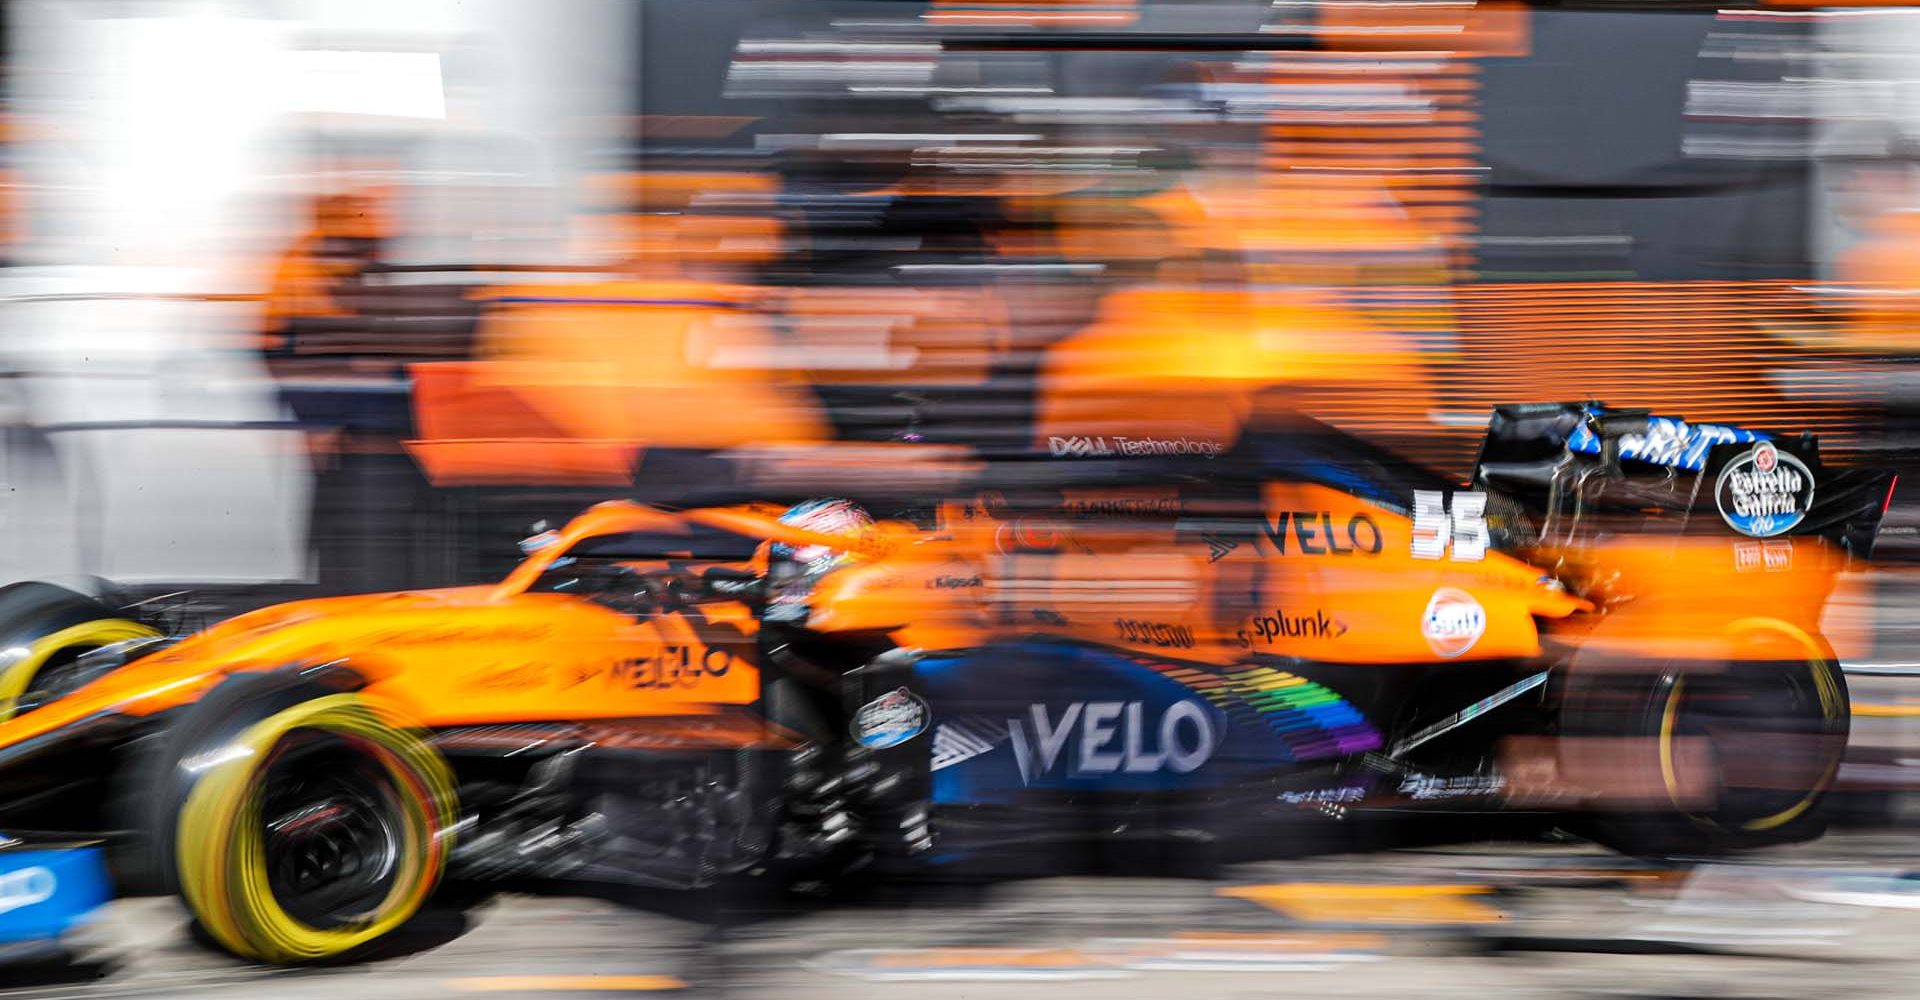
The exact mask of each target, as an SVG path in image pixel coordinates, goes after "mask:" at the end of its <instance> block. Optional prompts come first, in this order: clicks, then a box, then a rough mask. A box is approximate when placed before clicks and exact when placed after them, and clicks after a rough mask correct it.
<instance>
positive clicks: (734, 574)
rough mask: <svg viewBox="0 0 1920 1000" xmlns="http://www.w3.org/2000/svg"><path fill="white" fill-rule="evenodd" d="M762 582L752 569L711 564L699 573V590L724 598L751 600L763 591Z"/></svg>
mask: <svg viewBox="0 0 1920 1000" xmlns="http://www.w3.org/2000/svg"><path fill="white" fill-rule="evenodd" d="M764 582H765V581H764V580H763V578H762V577H761V576H760V574H758V573H755V572H753V571H752V570H746V569H733V568H731V567H727V566H713V567H709V568H708V569H707V570H706V572H704V573H701V574H700V591H701V592H702V593H704V594H706V595H707V596H709V597H716V598H721V599H724V600H734V601H751V600H756V599H758V598H759V597H760V595H761V594H762V593H763V592H764V590H765V587H764V586H763V584H764Z"/></svg>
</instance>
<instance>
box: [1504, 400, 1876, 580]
mask: <svg viewBox="0 0 1920 1000" xmlns="http://www.w3.org/2000/svg"><path fill="white" fill-rule="evenodd" d="M1894 482H1895V475H1894V473H1893V472H1892V471H1891V470H1885V469H1863V468H1843V467H1835V466H1829V465H1827V464H1826V463H1824V462H1823V461H1822V460H1821V457H1820V442H1819V439H1818V438H1816V437H1814V436H1813V435H1811V434H1797V435H1785V434H1776V433H1773V432H1769V431H1760V430H1754V429H1751V428H1746V427H1734V426H1730V425H1726V424H1705V423H1689V422H1687V421H1686V420H1684V419H1682V418H1679V417H1669V416H1657V415H1654V414H1653V413H1650V412H1648V411H1646V410H1617V409H1609V408H1608V407H1606V406H1604V405H1602V404H1599V403H1546V404H1526V405H1518V406H1500V407H1495V408H1494V411H1493V417H1492V419H1491V420H1490V421H1489V422H1488V425H1487V436H1486V439H1485V440H1484V441H1483V442H1482V444H1481V447H1480V456H1479V458H1478V460H1477V461H1476V462H1475V464H1474V483H1475V484H1476V485H1478V486H1480V487H1482V488H1484V489H1486V490H1488V491H1489V492H1493V493H1497V494H1500V495H1502V496H1505V497H1507V498H1508V499H1510V500H1512V501H1514V502H1515V503H1517V504H1519V505H1520V507H1521V508H1522V509H1523V510H1525V511H1526V512H1527V513H1529V514H1530V515H1533V516H1535V517H1538V518H1540V519H1541V521H1542V532H1543V534H1544V533H1549V532H1552V531H1553V530H1555V526H1556V524H1558V526H1560V527H1562V528H1564V527H1566V525H1567V521H1566V519H1567V518H1569V517H1572V518H1573V519H1575V521H1578V520H1579V519H1580V518H1582V517H1586V516H1603V515H1605V514H1607V513H1614V514H1619V515H1622V516H1627V515H1631V516H1633V517H1637V518H1642V519H1644V521H1645V522H1658V523H1663V524H1671V525H1673V526H1676V527H1677V528H1679V529H1680V530H1683V531H1686V532H1688V533H1707V532H1719V533H1724V534H1729V535H1736V536H1746V537H1750V538H1772V537H1779V536H1787V535H1816V536H1820V537H1824V538H1827V539H1829V540H1831V541H1833V542H1835V543H1837V544H1839V545H1841V546H1843V547H1844V548H1845V549H1846V550H1847V551H1848V552H1850V553H1852V554H1854V555H1859V556H1865V555H1867V554H1869V553H1870V552H1871V550H1872V547H1873V540H1874V536H1875V534H1876V533H1877V532H1878V531H1879V528H1880V520H1881V517H1882V516H1883V515H1884V514H1885V513H1886V509H1887V504H1888V503H1889V502H1890V501H1891V499H1892V497H1893V487H1894Z"/></svg>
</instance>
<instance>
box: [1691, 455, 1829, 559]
mask: <svg viewBox="0 0 1920 1000" xmlns="http://www.w3.org/2000/svg"><path fill="white" fill-rule="evenodd" d="M1713 499H1714V503H1716V504H1717V505H1719V507H1720V517H1721V519H1722V520H1724V521H1726V522H1727V524H1728V526H1730V527H1732V528H1733V530H1735V531H1738V532H1739V533H1741V534H1743V535H1751V536H1753V537H1755V538H1767V537H1770V536H1773V535H1783V534H1786V533H1787V532H1788V531H1791V530H1793V526H1794V525H1796V524H1799V523H1800V522H1801V521H1803V520H1805V519H1806V516H1807V512H1808V511H1810V510H1812V509H1813V473H1812V472H1811V471H1809V470H1808V469H1807V467H1806V464H1805V463H1803V462H1801V461H1800V460H1799V459H1798V458H1795V457H1793V456H1792V455H1789V454H1787V453H1786V452H1784V451H1781V450H1780V449H1778V448H1776V447H1774V445H1773V442H1771V441H1762V442H1760V443H1759V444H1756V445H1754V446H1753V449H1752V450H1751V451H1748V452H1747V453H1746V454H1744V455H1741V456H1739V457H1738V458H1735V459H1734V460H1732V461H1730V462H1728V463H1727V464H1726V467H1725V468H1723V469H1721V470H1720V478H1719V479H1718V480H1716V481H1715V482H1714V484H1713Z"/></svg>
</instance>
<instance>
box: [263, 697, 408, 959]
mask: <svg viewBox="0 0 1920 1000" xmlns="http://www.w3.org/2000/svg"><path fill="white" fill-rule="evenodd" d="M264 788H265V790H266V791H265V794H264V796H263V799H262V808H261V809H260V811H259V814H258V815H259V817H260V822H261V835H262V840H261V844H262V848H263V851H264V861H265V867H266V876H267V886H268V888H269V890H270V891H271V892H272V893H273V897H274V900H275V901H276V902H278V903H279V904H280V906H281V908H282V909H283V910H285V911H286V914H287V915H288V916H290V917H292V918H293V919H295V920H298V921H299V922H300V923H302V924H305V925H307V926H308V927H312V928H315V929H317V930H327V929H332V928H337V927H343V926H348V925H352V924H356V923H360V922H364V921H366V920H367V919H369V918H370V917H371V915H372V914H374V913H375V912H376V911H377V910H378V909H379V908H380V906H381V904H382V903H383V902H384V901H385V900H386V899H387V898H388V896H389V894H390V893H391V892H392V891H393V886H394V882H395V879H396V878H398V875H399V869H400V864H399V860H400V854H401V851H402V850H403V849H404V848H403V846H402V845H403V844H404V842H405V838H406V834H405V831H404V823H405V819H404V814H403V809H404V806H403V804H402V802H401V800H400V795H401V792H400V789H399V788H398V787H397V786H396V785H395V783H394V781H393V778H392V776H391V775H390V774H389V773H388V772H387V770H386V768H384V767H382V766H381V765H380V764H379V763H378V762H377V761H376V760H374V759H373V758H372V757H370V756H369V755H368V754H366V753H365V752H362V751H361V750H360V749H359V748H358V747H356V746H355V745H354V742H353V741H351V740H349V739H347V738H344V737H339V736H334V735H326V734H311V733H302V734H298V735H297V736H296V738H293V739H290V740H287V741H285V742H283V743H282V744H281V745H280V746H279V747H276V749H275V752H274V755H273V758H272V759H271V760H270V761H269V762H268V765H267V768H266V772H265V781H264Z"/></svg>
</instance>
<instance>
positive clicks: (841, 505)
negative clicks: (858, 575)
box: [771, 500, 873, 577]
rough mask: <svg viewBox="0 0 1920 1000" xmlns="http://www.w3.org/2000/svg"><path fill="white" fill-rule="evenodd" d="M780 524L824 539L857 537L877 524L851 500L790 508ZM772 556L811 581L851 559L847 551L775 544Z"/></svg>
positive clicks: (809, 502)
mask: <svg viewBox="0 0 1920 1000" xmlns="http://www.w3.org/2000/svg"><path fill="white" fill-rule="evenodd" d="M780 523H781V524H790V525H792V526H794V527H796V528H805V529H807V530H808V531H815V532H819V533H820V534H823V535H857V534H859V533H860V532H862V531H864V530H865V529H866V528H868V527H869V526H871V525H872V524H873V518H872V517H871V516H870V515H868V514H867V512H866V510H865V509H863V508H862V507H861V506H860V505H859V504H856V503H854V502H853V501H851V500H808V501H806V502H805V503H798V504H795V505H793V506H792V507H789V508H787V511H786V513H784V514H781V515H780ZM771 555H772V556H773V557H774V558H775V559H781V560H790V561H792V562H794V563H796V564H798V565H799V567H800V570H801V572H802V573H803V574H804V575H806V576H809V577H813V576H818V575H820V574H822V573H825V572H827V571H828V570H831V569H833V568H835V567H837V566H840V565H841V564H843V563H845V562H846V561H847V560H848V559H849V558H851V553H849V552H848V551H847V550H845V549H836V548H832V547H830V546H826V545H801V546H793V545H787V544H784V543H781V542H775V543H773V548H772V552H771Z"/></svg>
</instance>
